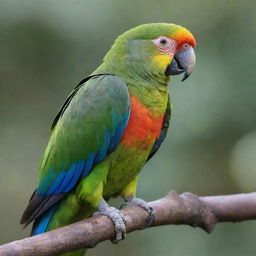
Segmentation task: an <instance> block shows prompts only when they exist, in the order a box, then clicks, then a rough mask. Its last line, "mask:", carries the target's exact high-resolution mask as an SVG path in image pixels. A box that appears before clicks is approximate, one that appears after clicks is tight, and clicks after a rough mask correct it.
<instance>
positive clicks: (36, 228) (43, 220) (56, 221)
mask: <svg viewBox="0 0 256 256" xmlns="http://www.w3.org/2000/svg"><path fill="white" fill-rule="evenodd" d="M60 210H61V209H60V206H59V205H58V204H57V205H54V206H53V207H51V208H49V210H48V211H46V212H45V213H44V214H43V215H41V216H40V217H38V218H37V219H36V220H35V222H34V224H33V228H32V231H31V236H34V235H39V234H42V233H44V232H47V231H50V230H53V229H56V228H58V227H61V226H64V225H68V224H70V223H72V222H74V221H73V220H72V221H70V222H69V223H67V222H66V221H65V222H64V223H63V222H62V221H61V219H62V218H61V217H62V216H61V215H62V214H64V212H63V211H60ZM86 217H88V216H86ZM79 219H80V218H79V217H78V219H77V220H79ZM81 219H83V218H81ZM86 251H87V250H86V249H80V250H77V251H73V252H68V253H64V254H61V255H59V256H84V255H85V254H86Z"/></svg>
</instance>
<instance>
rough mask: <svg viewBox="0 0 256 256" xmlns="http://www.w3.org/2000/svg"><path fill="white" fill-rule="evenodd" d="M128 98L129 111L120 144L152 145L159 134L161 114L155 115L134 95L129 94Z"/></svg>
mask: <svg viewBox="0 0 256 256" xmlns="http://www.w3.org/2000/svg"><path fill="white" fill-rule="evenodd" d="M130 100H131V113H130V118H129V122H128V125H127V127H126V130H125V132H124V134H123V137H122V139H121V145H124V146H126V147H128V148H130V147H136V148H141V149H143V148H144V149H147V148H148V147H152V142H153V141H155V139H157V138H159V136H160V133H161V128H162V123H163V114H161V115H159V114H158V115H156V114H155V113H154V112H153V111H152V110H150V109H149V108H147V107H146V106H145V105H144V104H142V103H141V102H140V101H139V99H138V98H137V97H135V96H131V99H130Z"/></svg>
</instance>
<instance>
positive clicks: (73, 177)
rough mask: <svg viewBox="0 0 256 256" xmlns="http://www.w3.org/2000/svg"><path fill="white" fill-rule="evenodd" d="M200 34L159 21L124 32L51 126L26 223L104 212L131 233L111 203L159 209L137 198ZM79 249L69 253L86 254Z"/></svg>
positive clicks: (46, 226) (59, 222)
mask: <svg viewBox="0 0 256 256" xmlns="http://www.w3.org/2000/svg"><path fill="white" fill-rule="evenodd" d="M195 46H196V41H195V38H194V37H193V35H192V34H191V33H190V32H189V31H188V30H187V29H185V28H183V27H181V26H177V25H174V24H166V23H152V24H145V25H140V26H138V27H135V28H133V29H131V30H128V31H127V32H125V33H124V34H122V35H121V36H119V37H118V38H117V39H116V40H115V42H114V44H113V46H112V47H111V49H110V50H109V52H108V53H107V54H106V56H105V58H104V60H103V63H102V64H101V65H100V66H99V67H98V68H97V69H96V70H95V71H94V72H93V73H92V74H91V75H90V76H88V77H86V78H85V79H83V80H82V81H81V82H80V83H79V84H78V85H77V86H76V88H75V89H74V90H73V91H72V92H71V94H70V95H69V96H68V98H67V99H66V101H65V103H64V105H63V106H62V108H61V109H60V111H59V113H58V114H57V116H56V118H55V120H54V121H53V124H52V127H51V131H52V133H51V137H50V140H49V143H48V145H47V147H46V150H45V153H44V155H43V158H42V161H41V164H40V168H39V178H38V184H37V189H36V190H35V191H34V193H33V195H32V197H31V199H30V201H29V204H28V207H27V208H26V210H25V212H24V214H23V216H22V219H21V224H25V226H26V225H28V224H29V223H30V222H32V221H34V225H33V229H32V235H36V234H40V233H43V232H46V231H49V230H53V229H56V228H58V227H61V226H64V225H68V224H70V223H73V222H75V221H79V220H81V219H84V218H88V217H90V216H92V215H93V213H94V212H95V211H96V210H98V212H96V213H95V215H98V214H103V215H106V216H108V217H109V218H111V220H112V221H113V223H114V224H115V230H116V237H115V239H114V241H115V242H116V241H119V240H121V239H123V238H124V235H125V223H124V220H123V216H122V215H121V213H120V211H119V210H118V209H116V208H114V207H110V206H109V205H108V203H107V202H108V200H109V199H110V198H111V197H116V196H121V197H122V198H124V200H125V201H126V202H127V203H128V205H136V206H141V207H143V208H144V209H145V210H146V211H147V212H148V214H149V217H148V224H150V223H151V222H152V221H153V220H154V210H153V209H152V208H151V207H150V206H149V205H148V203H147V202H146V201H144V200H142V199H139V198H136V187H137V182H138V176H139V173H140V171H141V169H142V167H143V166H144V165H145V164H146V162H147V161H148V160H149V159H150V158H151V157H152V156H153V155H154V154H155V153H156V151H157V150H158V149H159V147H160V145H161V143H162V142H163V140H164V139H165V137H166V133H167V129H168V126H169V120H170V114H171V104H170V98H169V92H168V82H169V80H170V76H172V75H177V74H180V73H184V78H183V80H185V79H186V78H188V77H189V75H190V74H191V72H192V71H193V68H194V66H195V53H194V47H195ZM84 253H85V250H78V251H75V252H71V253H67V254H64V255H73V256H74V255H84Z"/></svg>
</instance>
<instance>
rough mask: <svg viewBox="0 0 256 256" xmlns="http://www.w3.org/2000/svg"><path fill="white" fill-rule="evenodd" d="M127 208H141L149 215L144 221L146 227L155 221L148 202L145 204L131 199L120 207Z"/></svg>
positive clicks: (136, 199) (141, 200)
mask: <svg viewBox="0 0 256 256" xmlns="http://www.w3.org/2000/svg"><path fill="white" fill-rule="evenodd" d="M129 206H140V207H142V208H143V209H144V210H145V211H146V212H147V213H148V215H149V216H148V217H147V219H146V227H148V226H151V224H152V223H153V222H154V220H155V216H156V214H155V211H154V209H153V208H152V207H151V206H150V205H149V203H148V202H146V201H145V200H143V199H140V198H137V197H133V198H131V199H129V200H128V202H126V203H125V204H124V205H122V206H121V208H125V207H129Z"/></svg>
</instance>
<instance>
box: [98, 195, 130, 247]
mask: <svg viewBox="0 0 256 256" xmlns="http://www.w3.org/2000/svg"><path fill="white" fill-rule="evenodd" d="M98 210H99V211H97V212H95V213H94V214H93V216H97V215H106V216H108V217H109V218H110V219H111V220H112V221H113V223H114V225H115V231H116V237H115V239H113V240H111V242H113V243H115V244H117V243H118V242H120V241H121V240H123V239H124V238H125V235H126V227H125V223H124V216H123V215H122V213H121V212H120V211H119V210H118V209H116V208H115V207H110V206H109V205H108V204H107V202H106V201H105V200H104V199H103V198H102V199H101V201H100V204H99V206H98Z"/></svg>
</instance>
